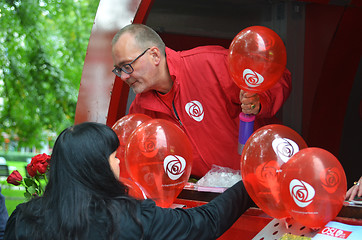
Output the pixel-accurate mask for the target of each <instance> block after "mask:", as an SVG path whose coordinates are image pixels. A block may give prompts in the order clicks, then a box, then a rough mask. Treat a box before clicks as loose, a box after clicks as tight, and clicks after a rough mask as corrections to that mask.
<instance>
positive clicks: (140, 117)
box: [112, 113, 152, 178]
mask: <svg viewBox="0 0 362 240" xmlns="http://www.w3.org/2000/svg"><path fill="white" fill-rule="evenodd" d="M150 119H152V118H151V117H149V116H147V115H144V114H140V113H135V114H128V115H126V116H124V117H122V118H120V119H119V120H118V121H117V122H116V123H115V124H114V125H113V127H112V129H113V131H114V132H115V133H116V134H117V136H118V139H119V147H118V149H117V154H116V157H117V158H118V159H119V171H120V172H119V176H120V177H123V178H130V176H129V174H128V172H127V169H126V164H125V160H124V152H125V148H126V145H127V143H128V139H129V137H130V136H131V133H132V132H133V131H134V130H135V129H136V128H137V126H139V125H140V124H141V123H143V122H145V121H147V120H150Z"/></svg>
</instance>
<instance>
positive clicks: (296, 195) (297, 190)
mask: <svg viewBox="0 0 362 240" xmlns="http://www.w3.org/2000/svg"><path fill="white" fill-rule="evenodd" d="M289 192H290V195H291V196H292V197H293V200H294V202H295V203H296V204H297V205H298V206H299V207H306V206H308V205H309V204H311V203H312V201H313V198H314V195H315V190H314V188H313V187H312V186H311V185H310V184H308V183H306V182H304V181H302V180H298V179H293V180H292V181H290V184H289Z"/></svg>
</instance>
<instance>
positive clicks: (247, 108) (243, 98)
mask: <svg viewBox="0 0 362 240" xmlns="http://www.w3.org/2000/svg"><path fill="white" fill-rule="evenodd" d="M239 97H240V102H241V110H242V112H243V113H245V114H254V115H256V114H258V113H259V112H260V109H261V105H260V100H259V95H258V94H257V93H249V92H245V91H244V90H240V95H239Z"/></svg>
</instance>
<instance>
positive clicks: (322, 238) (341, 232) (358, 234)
mask: <svg viewBox="0 0 362 240" xmlns="http://www.w3.org/2000/svg"><path fill="white" fill-rule="evenodd" d="M286 233H289V234H293V235H296V236H305V237H310V238H311V239H312V240H343V239H347V240H362V226H355V225H348V224H343V223H340V222H335V221H330V222H329V223H327V224H326V226H325V227H323V228H321V229H319V230H316V231H314V230H312V229H311V228H308V227H305V226H303V225H301V224H300V223H298V222H296V221H295V220H294V219H290V220H288V223H286V222H285V220H282V219H276V218H274V219H273V220H272V221H271V222H270V223H269V224H268V225H266V226H265V227H264V228H263V229H262V230H261V231H260V232H259V233H258V234H257V235H256V236H255V237H254V238H253V240H275V239H280V238H281V237H282V236H283V235H284V234H286Z"/></svg>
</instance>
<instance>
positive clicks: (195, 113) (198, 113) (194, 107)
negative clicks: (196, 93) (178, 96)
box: [185, 100, 204, 122]
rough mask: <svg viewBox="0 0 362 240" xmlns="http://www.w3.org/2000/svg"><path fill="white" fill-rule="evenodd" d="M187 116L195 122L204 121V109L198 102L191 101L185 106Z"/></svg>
mask: <svg viewBox="0 0 362 240" xmlns="http://www.w3.org/2000/svg"><path fill="white" fill-rule="evenodd" d="M185 110H186V112H187V114H188V115H189V116H190V117H191V118H193V119H194V120H195V121H198V122H201V121H202V119H204V108H203V107H202V104H201V103H200V102H199V101H196V100H194V101H191V102H189V103H187V104H186V105H185Z"/></svg>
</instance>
